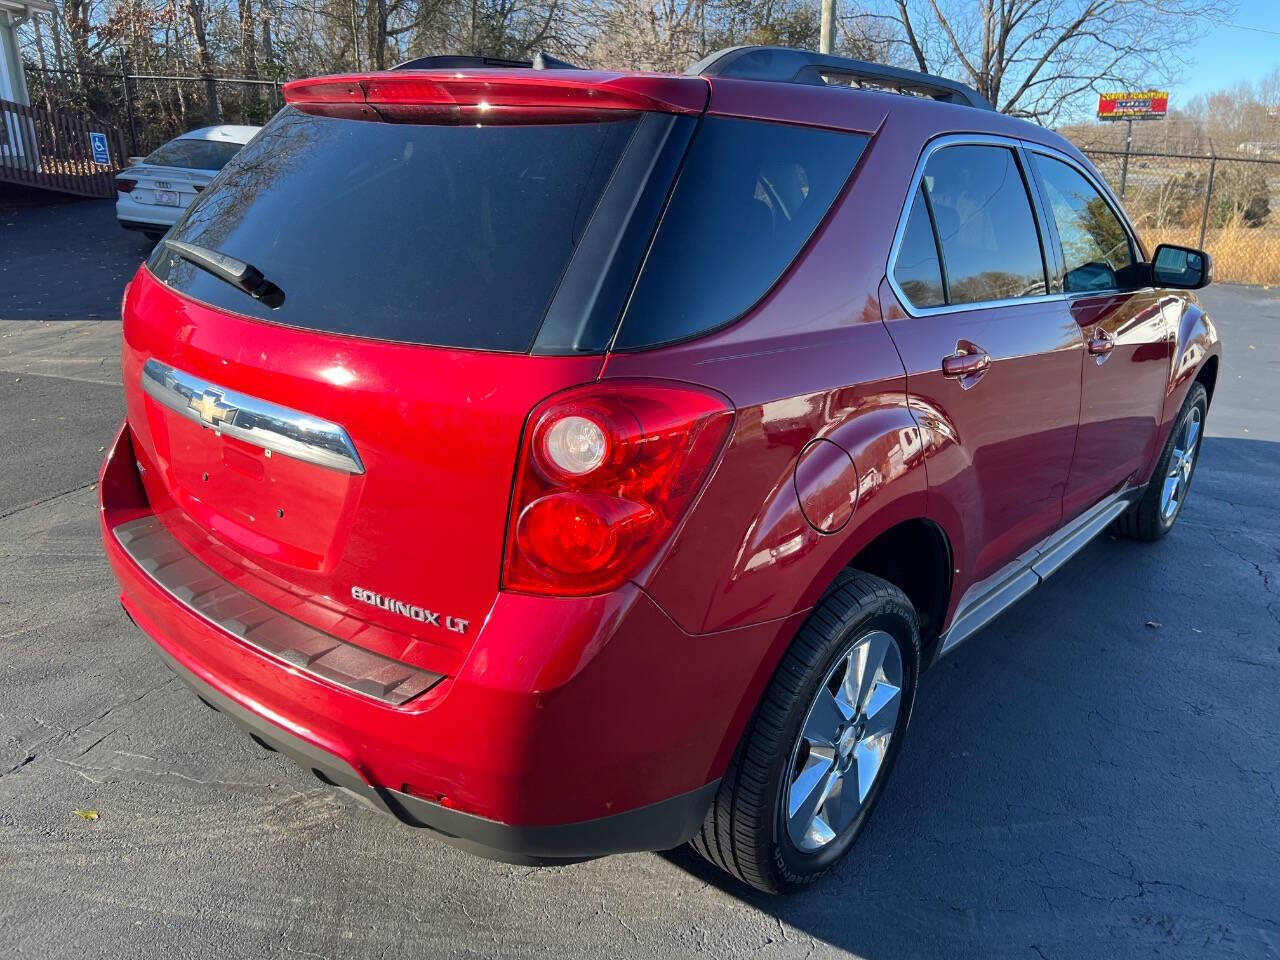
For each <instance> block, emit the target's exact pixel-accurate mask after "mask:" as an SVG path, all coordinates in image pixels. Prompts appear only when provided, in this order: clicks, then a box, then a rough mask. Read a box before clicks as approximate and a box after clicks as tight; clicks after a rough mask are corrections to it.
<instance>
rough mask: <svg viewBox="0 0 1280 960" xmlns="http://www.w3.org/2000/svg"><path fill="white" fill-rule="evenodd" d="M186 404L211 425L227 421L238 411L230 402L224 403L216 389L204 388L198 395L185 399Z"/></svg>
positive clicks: (214, 425)
mask: <svg viewBox="0 0 1280 960" xmlns="http://www.w3.org/2000/svg"><path fill="white" fill-rule="evenodd" d="M187 406H188V407H190V408H191V409H192V410H194V411H195V412H196V415H197V416H199V417H200V419H201V420H203V421H204V422H205V423H207V424H208V425H209V426H211V427H216V426H217V425H218V424H219V423H229V422H230V421H231V420H233V419H234V418H235V415H236V413H237V412H238V411H237V409H236V408H235V407H233V406H232V405H231V404H229V403H224V402H223V400H222V394H220V393H218V392H217V391H216V390H206V391H205V392H204V393H202V394H200V395H199V396H198V397H192V398H191V399H190V400H188V401H187Z"/></svg>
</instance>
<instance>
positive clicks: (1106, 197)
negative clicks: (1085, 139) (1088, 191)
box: [1026, 142, 1153, 300]
mask: <svg viewBox="0 0 1280 960" xmlns="http://www.w3.org/2000/svg"><path fill="white" fill-rule="evenodd" d="M1026 150H1027V153H1038V154H1040V155H1041V156H1042V157H1048V158H1049V159H1050V160H1057V161H1059V162H1061V163H1065V164H1066V165H1067V166H1068V167H1070V168H1071V169H1073V170H1074V171H1075V172H1076V173H1078V174H1080V176H1082V177H1084V180H1085V182H1086V183H1087V184H1089V186H1091V187H1093V189H1094V190H1096V191H1097V192H1098V196H1100V197H1101V198H1102V202H1103V203H1105V204H1106V205H1107V209H1108V210H1110V211H1111V212H1112V213H1113V214H1114V215H1115V218H1116V220H1117V221H1119V223H1120V229H1122V230H1123V231H1124V234H1125V236H1126V237H1128V238H1129V255H1130V256H1132V257H1133V262H1134V263H1135V264H1136V263H1146V262H1147V260H1146V251H1144V250H1143V249H1142V245H1141V244H1140V243H1139V242H1138V232H1137V231H1136V230H1134V228H1133V224H1132V223H1130V222H1129V218H1128V216H1127V215H1126V214H1125V212H1124V209H1123V208H1122V207H1121V206H1120V200H1119V198H1118V197H1117V196H1116V195H1115V194H1113V193H1112V192H1111V188H1110V187H1108V186H1106V185H1105V184H1103V183H1100V182H1099V181H1098V179H1097V178H1096V177H1095V176H1094V175H1093V174H1092V173H1090V172H1089V171H1088V170H1087V169H1085V167H1084V166H1082V165H1081V164H1080V163H1079V162H1078V161H1076V160H1075V159H1073V158H1072V157H1070V156H1068V155H1067V154H1065V153H1063V152H1062V151H1061V150H1056V149H1054V148H1053V147H1047V146H1045V145H1044V144H1042V143H1034V142H1027V143H1026ZM1033 162H1034V161H1033ZM1034 174H1035V177H1036V179H1037V180H1039V179H1040V171H1038V170H1036V171H1034ZM1037 189H1038V187H1037ZM1044 202H1045V203H1046V204H1047V203H1048V202H1049V201H1048V198H1047V197H1046V198H1045V199H1044ZM1045 213H1046V215H1047V216H1048V217H1049V218H1050V222H1051V223H1052V224H1053V230H1054V233H1055V234H1057V235H1058V244H1059V246H1061V244H1062V238H1061V234H1058V221H1057V220H1056V219H1053V208H1052V207H1049V209H1048V210H1046V211H1045ZM1065 273H1066V263H1065V262H1064V263H1063V274H1064V276H1063V277H1060V278H1059V280H1060V282H1061V283H1062V284H1063V286H1064V287H1065V285H1066V277H1065ZM1150 289H1153V287H1152V286H1151V285H1150V284H1148V285H1147V286H1144V287H1135V288H1134V289H1132V290H1125V289H1123V288H1121V287H1107V288H1106V289H1105V290H1079V291H1076V292H1074V293H1067V292H1066V291H1065V290H1064V293H1063V295H1064V296H1065V297H1066V298H1067V299H1068V300H1078V299H1080V298H1081V297H1106V296H1112V295H1115V294H1124V293H1140V292H1142V291H1143V290H1150Z"/></svg>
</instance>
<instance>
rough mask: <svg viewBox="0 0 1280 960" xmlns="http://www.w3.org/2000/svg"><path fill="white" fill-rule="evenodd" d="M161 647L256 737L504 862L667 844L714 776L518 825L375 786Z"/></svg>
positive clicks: (683, 829) (693, 823) (200, 691)
mask: <svg viewBox="0 0 1280 960" xmlns="http://www.w3.org/2000/svg"><path fill="white" fill-rule="evenodd" d="M160 655H161V656H162V657H163V658H164V659H165V661H166V662H167V663H168V664H169V667H170V668H171V669H172V670H173V672H174V673H176V674H177V675H178V677H179V678H180V679H181V680H182V682H183V683H185V684H186V685H187V686H188V687H190V688H191V690H192V691H193V692H194V693H195V695H196V696H197V697H199V698H200V699H201V701H203V702H204V703H205V704H206V705H207V706H209V707H211V708H212V709H214V710H217V711H218V712H219V713H222V714H225V715H226V716H228V717H230V718H231V720H232V721H234V722H235V724H236V725H237V726H239V727H240V728H241V729H243V730H244V731H245V732H246V733H247V734H249V736H251V737H252V738H253V739H254V740H256V741H257V742H258V743H259V744H261V745H262V746H264V747H266V748H267V749H269V750H273V751H275V752H277V753H283V754H284V755H285V756H287V757H289V758H290V759H292V760H293V761H294V762H295V763H297V764H298V765H299V766H300V767H302V768H303V769H304V770H308V771H310V772H311V773H312V774H314V775H315V776H316V777H317V778H318V779H320V780H322V781H323V782H325V783H327V784H330V785H331V786H335V787H338V788H340V789H342V790H343V791H345V792H346V793H348V794H351V795H352V796H354V797H356V798H357V799H358V800H360V801H361V802H362V803H364V805H365V806H368V807H371V808H372V809H375V810H378V811H380V812H381V813H385V814H388V815H390V816H393V817H395V818H396V819H397V820H400V821H402V822H403V823H407V824H409V825H410V826H414V827H425V828H426V829H429V830H431V831H433V832H435V833H437V834H439V835H440V836H441V838H442V839H444V840H445V841H446V842H448V843H451V844H453V845H454V846H457V847H461V848H462V849H464V850H467V851H469V852H471V853H475V854H479V855H480V856H483V857H488V858H490V859H493V860H501V861H503V862H506V863H518V864H527V865H543V864H553V863H571V862H573V861H576V860H589V859H592V858H594V857H600V856H605V855H607V854H610V853H621V852H623V851H628V850H665V849H669V848H671V847H675V846H679V845H680V844H682V843H684V842H685V841H687V840H689V839H690V838H691V837H692V836H693V835H694V833H696V832H697V830H698V827H699V826H701V824H702V820H703V817H705V815H706V812H707V808H708V806H709V805H710V804H711V800H712V798H713V797H714V796H715V792H716V788H717V787H718V786H719V781H718V780H717V781H713V782H712V783H708V784H707V785H705V786H703V787H700V788H699V789H697V790H693V791H691V792H689V793H686V794H681V795H680V796H676V797H671V798H670V799H668V800H662V801H659V802H658V803H653V804H649V805H647V806H644V807H640V808H638V809H635V810H629V811H627V812H626V813H619V814H615V815H613V816H609V817H600V818H598V819H596V820H587V821H582V822H579V823H568V824H556V825H552V826H541V827H520V826H513V825H511V824H507V823H499V822H498V821H496V820H487V819H485V818H484V817H478V816H476V815H474V814H470V813H465V812H464V811H461V810H451V809H449V808H447V807H442V806H440V805H439V804H434V803H429V802H427V801H425V800H422V799H419V798H418V797H415V796H412V795H411V794H407V793H402V792H401V791H399V790H391V789H389V788H387V787H380V786H373V785H371V784H369V783H366V782H365V780H364V779H363V778H362V777H361V776H360V774H359V773H357V772H356V771H355V770H354V769H353V768H352V767H351V766H350V765H349V764H347V763H346V762H344V761H343V760H342V759H341V758H339V757H336V756H334V755H333V754H332V753H328V752H326V751H324V750H321V749H320V748H319V747H317V746H315V745H314V744H312V743H309V742H308V741H306V740H303V739H302V738H301V737H296V736H293V735H292V734H289V733H286V732H285V731H284V730H282V729H281V728H280V727H278V726H276V725H275V724H273V723H272V722H271V721H269V720H267V719H265V718H264V717H262V716H259V715H258V714H256V713H254V712H253V711H252V710H248V709H246V708H244V707H242V706H241V705H240V704H238V703H236V701H234V700H232V699H231V698H230V697H227V696H225V695H223V694H222V693H219V692H218V691H217V690H216V689H214V688H213V687H211V686H210V685H209V684H207V683H205V682H204V681H203V680H201V679H200V678H199V677H197V676H195V675H194V674H193V673H191V672H190V671H189V670H187V669H186V668H185V667H183V666H182V664H181V663H179V662H178V661H177V660H176V659H174V657H172V656H170V655H169V654H168V653H167V652H166V651H165V650H164V648H163V647H161V648H160Z"/></svg>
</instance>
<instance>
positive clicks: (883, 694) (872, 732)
mask: <svg viewBox="0 0 1280 960" xmlns="http://www.w3.org/2000/svg"><path fill="white" fill-rule="evenodd" d="M901 693H902V691H901V690H900V689H899V688H898V687H895V686H894V685H893V684H891V683H889V681H887V680H882V681H880V682H879V683H877V684H876V686H875V689H874V690H872V691H871V697H870V700H869V701H868V703H867V723H866V726H865V727H863V734H862V735H863V739H867V738H871V737H880V736H886V737H887V736H888V735H889V734H891V733H893V728H894V726H896V725H897V722H898V703H899V699H898V698H899V694H901Z"/></svg>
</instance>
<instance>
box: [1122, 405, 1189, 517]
mask: <svg viewBox="0 0 1280 960" xmlns="http://www.w3.org/2000/svg"><path fill="white" fill-rule="evenodd" d="M1208 410H1209V394H1208V393H1207V392H1206V391H1205V389H1204V384H1201V383H1193V384H1192V385H1191V389H1190V390H1188V391H1187V397H1186V399H1185V400H1183V401H1182V409H1181V410H1179V411H1178V419H1177V420H1175V421H1174V424H1173V429H1172V430H1171V431H1169V439H1168V440H1167V441H1166V442H1165V445H1164V449H1163V450H1162V451H1161V452H1160V459H1159V461H1158V462H1157V463H1156V468H1155V471H1154V472H1153V473H1152V474H1151V482H1150V483H1148V484H1147V490H1146V493H1144V494H1143V495H1142V499H1141V500H1139V501H1137V502H1136V503H1134V504H1133V505H1132V506H1131V507H1129V509H1128V510H1126V511H1125V512H1124V513H1122V514H1121V515H1120V516H1119V517H1117V518H1116V521H1115V525H1114V530H1115V532H1116V533H1118V534H1120V535H1122V536H1125V537H1130V538H1132V539H1134V540H1159V539H1160V538H1161V537H1163V536H1164V535H1165V534H1166V533H1168V532H1169V531H1170V530H1172V529H1173V525H1174V523H1175V522H1176V521H1177V519H1178V517H1179V516H1180V515H1181V513H1182V507H1183V505H1184V504H1185V503H1186V502H1187V494H1189V493H1190V492H1191V480H1192V477H1194V476H1195V471H1196V464H1197V463H1198V462H1199V460H1200V441H1201V439H1202V438H1203V436H1204V420H1205V415H1206V414H1207V413H1208Z"/></svg>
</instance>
